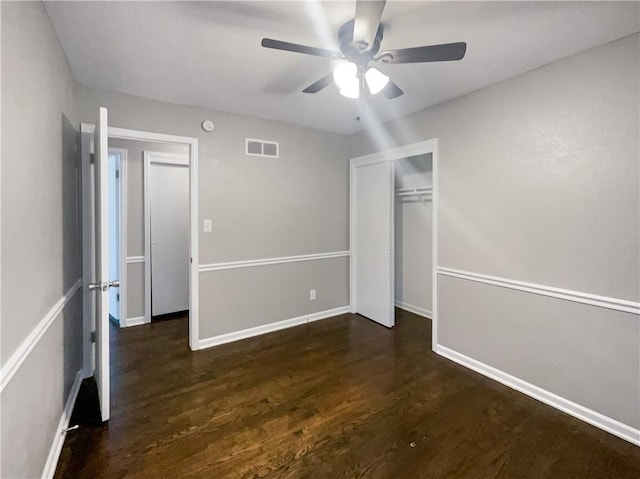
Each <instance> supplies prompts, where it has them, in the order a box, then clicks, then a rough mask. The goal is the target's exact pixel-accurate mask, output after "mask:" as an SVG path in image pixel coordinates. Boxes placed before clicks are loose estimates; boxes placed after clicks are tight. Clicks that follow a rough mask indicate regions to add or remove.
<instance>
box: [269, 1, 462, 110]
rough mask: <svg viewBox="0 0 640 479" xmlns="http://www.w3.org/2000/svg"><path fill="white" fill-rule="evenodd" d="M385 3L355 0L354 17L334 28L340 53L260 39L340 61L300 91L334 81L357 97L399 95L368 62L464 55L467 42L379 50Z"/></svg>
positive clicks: (342, 91)
mask: <svg viewBox="0 0 640 479" xmlns="http://www.w3.org/2000/svg"><path fill="white" fill-rule="evenodd" d="M385 3H386V1H385V0H382V1H378V0H357V1H356V15H355V18H354V19H353V20H350V21H348V22H346V23H345V24H344V25H342V26H341V27H340V29H339V30H338V41H339V43H340V52H336V51H332V50H327V49H324V48H316V47H310V46H306V45H300V44H298V43H289V42H283V41H280V40H273V39H271V38H263V39H262V46H263V47H265V48H273V49H275V50H285V51H288V52H294V53H303V54H306V55H314V56H318V57H326V58H331V59H334V60H342V61H340V62H339V63H338V64H337V66H336V67H335V70H334V71H333V72H331V73H329V74H328V75H325V76H324V77H322V78H321V79H320V80H318V81H316V82H314V83H312V84H311V85H309V86H308V87H307V88H305V89H304V90H302V91H303V92H304V93H317V92H319V91H320V90H322V89H323V88H325V87H327V86H329V85H330V84H331V83H333V82H335V83H336V85H337V86H338V88H339V89H340V94H341V95H343V96H346V97H348V98H358V97H359V96H360V92H363V93H364V94H366V91H367V90H368V92H369V93H370V94H371V95H375V94H377V93H379V92H381V93H382V94H383V95H384V96H386V97H387V98H389V99H392V98H396V97H399V96H400V95H402V94H403V93H404V92H403V91H402V90H401V89H400V87H398V85H396V84H395V83H394V82H393V81H392V80H390V79H389V77H388V76H387V75H385V74H384V73H382V72H381V71H380V70H378V69H377V68H375V67H372V66H370V64H371V63H375V62H382V63H389V64H393V63H425V62H446V61H455V60H461V59H462V58H463V57H464V54H465V52H466V50H467V44H466V43H464V42H457V43H444V44H441V45H428V46H422V47H413V48H400V49H397V50H383V51H380V43H381V42H382V34H383V31H384V26H383V25H382V23H380V20H381V18H382V12H383V10H384V6H385ZM365 85H366V88H365Z"/></svg>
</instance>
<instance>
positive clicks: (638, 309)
mask: <svg viewBox="0 0 640 479" xmlns="http://www.w3.org/2000/svg"><path fill="white" fill-rule="evenodd" d="M438 274H439V275H442V276H450V277H452V278H458V279H463V280H467V281H474V282H476V283H484V284H490V285H492V286H498V287H500V288H508V289H515V290H517V291H524V292H526V293H533V294H538V295H541V296H548V297H551V298H557V299H564V300H567V301H573V302H575V303H582V304H588V305H591V306H597V307H599V308H606V309H613V310H615V311H622V312H625V313H631V314H636V315H640V303H638V302H634V301H628V300H625V299H618V298H611V297H608V296H599V295H596V294H591V293H583V292H581V291H573V290H570V289H562V288H556V287H553V286H545V285H542V284H536V283H527V282H524V281H516V280H513V279H507V278H500V277H498V276H489V275H486V274H479V273H472V272H469V271H461V270H457V269H451V268H443V267H438Z"/></svg>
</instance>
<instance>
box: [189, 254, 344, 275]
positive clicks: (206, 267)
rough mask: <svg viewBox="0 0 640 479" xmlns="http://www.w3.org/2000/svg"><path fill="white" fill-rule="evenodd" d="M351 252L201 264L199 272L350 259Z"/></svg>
mask: <svg viewBox="0 0 640 479" xmlns="http://www.w3.org/2000/svg"><path fill="white" fill-rule="evenodd" d="M349 255H350V253H349V251H333V252H329V253H317V254H303V255H298V256H281V257H278V258H263V259H253V260H245V261H229V262H225V263H210V264H201V265H200V267H199V268H198V271H199V272H201V273H203V272H206V271H220V270H224V269H238V268H251V267H255V266H268V265H272V264H284V263H296V262H299V261H314V260H319V259H330V258H342V257H348V256H349Z"/></svg>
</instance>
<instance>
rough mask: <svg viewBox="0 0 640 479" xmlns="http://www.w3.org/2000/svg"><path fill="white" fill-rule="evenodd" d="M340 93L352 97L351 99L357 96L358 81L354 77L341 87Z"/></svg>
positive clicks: (358, 95) (358, 92)
mask: <svg viewBox="0 0 640 479" xmlns="http://www.w3.org/2000/svg"><path fill="white" fill-rule="evenodd" d="M340 94H341V95H342V96H346V97H347V98H353V99H356V98H359V97H360V82H358V79H357V78H356V79H355V80H353V81H352V82H350V83H349V84H348V85H345V86H343V87H341V88H340Z"/></svg>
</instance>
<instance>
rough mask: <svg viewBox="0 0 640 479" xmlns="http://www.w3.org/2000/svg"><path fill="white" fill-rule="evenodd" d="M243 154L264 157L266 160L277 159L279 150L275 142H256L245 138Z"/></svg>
mask: <svg viewBox="0 0 640 479" xmlns="http://www.w3.org/2000/svg"><path fill="white" fill-rule="evenodd" d="M244 144H245V154H247V155H249V156H264V157H267V158H278V156H279V153H280V148H279V145H278V142H277V141H265V140H256V139H253V138H245V140H244Z"/></svg>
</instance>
